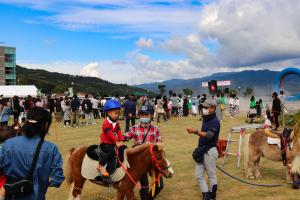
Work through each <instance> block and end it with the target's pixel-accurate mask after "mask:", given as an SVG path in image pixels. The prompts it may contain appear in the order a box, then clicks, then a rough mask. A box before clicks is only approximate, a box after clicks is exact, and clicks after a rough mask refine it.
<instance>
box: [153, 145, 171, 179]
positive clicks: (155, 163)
mask: <svg viewBox="0 0 300 200" xmlns="http://www.w3.org/2000/svg"><path fill="white" fill-rule="evenodd" d="M150 154H151V157H152V164H153V165H154V167H155V168H156V169H157V170H158V172H159V173H160V174H163V175H165V174H166V173H165V171H168V172H169V173H170V174H172V173H171V172H170V171H169V168H171V165H170V163H169V161H167V166H166V167H165V168H163V169H162V168H161V167H160V166H159V163H158V160H157V158H156V157H155V155H154V152H153V144H150Z"/></svg>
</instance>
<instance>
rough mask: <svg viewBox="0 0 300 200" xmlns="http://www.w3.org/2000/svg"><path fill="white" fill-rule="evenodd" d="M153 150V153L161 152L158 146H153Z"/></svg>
mask: <svg viewBox="0 0 300 200" xmlns="http://www.w3.org/2000/svg"><path fill="white" fill-rule="evenodd" d="M152 150H153V152H158V150H159V147H158V145H157V144H155V145H153V147H152Z"/></svg>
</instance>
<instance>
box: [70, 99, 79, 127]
mask: <svg viewBox="0 0 300 200" xmlns="http://www.w3.org/2000/svg"><path fill="white" fill-rule="evenodd" d="M79 107H80V101H79V99H78V97H77V95H74V96H73V100H72V101H71V126H72V127H74V122H76V127H79Z"/></svg>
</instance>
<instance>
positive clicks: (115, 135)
mask: <svg viewBox="0 0 300 200" xmlns="http://www.w3.org/2000/svg"><path fill="white" fill-rule="evenodd" d="M117 141H124V138H123V135H122V132H121V128H120V124H119V122H117V124H116V126H115V128H114V127H113V125H112V124H111V123H110V122H109V121H108V119H105V120H104V121H103V124H102V133H101V135H100V144H102V143H105V144H116V142H117Z"/></svg>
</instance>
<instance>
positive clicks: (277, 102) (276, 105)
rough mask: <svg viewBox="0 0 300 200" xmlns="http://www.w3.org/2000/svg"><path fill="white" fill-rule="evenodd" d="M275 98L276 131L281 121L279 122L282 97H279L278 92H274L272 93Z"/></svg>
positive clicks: (274, 119) (273, 112)
mask: <svg viewBox="0 0 300 200" xmlns="http://www.w3.org/2000/svg"><path fill="white" fill-rule="evenodd" d="M272 98H273V104H272V114H273V122H274V123H275V129H274V130H275V131H276V130H277V129H278V127H279V122H278V117H279V115H280V113H281V102H280V99H279V98H278V94H277V92H274V93H273V94H272Z"/></svg>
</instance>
